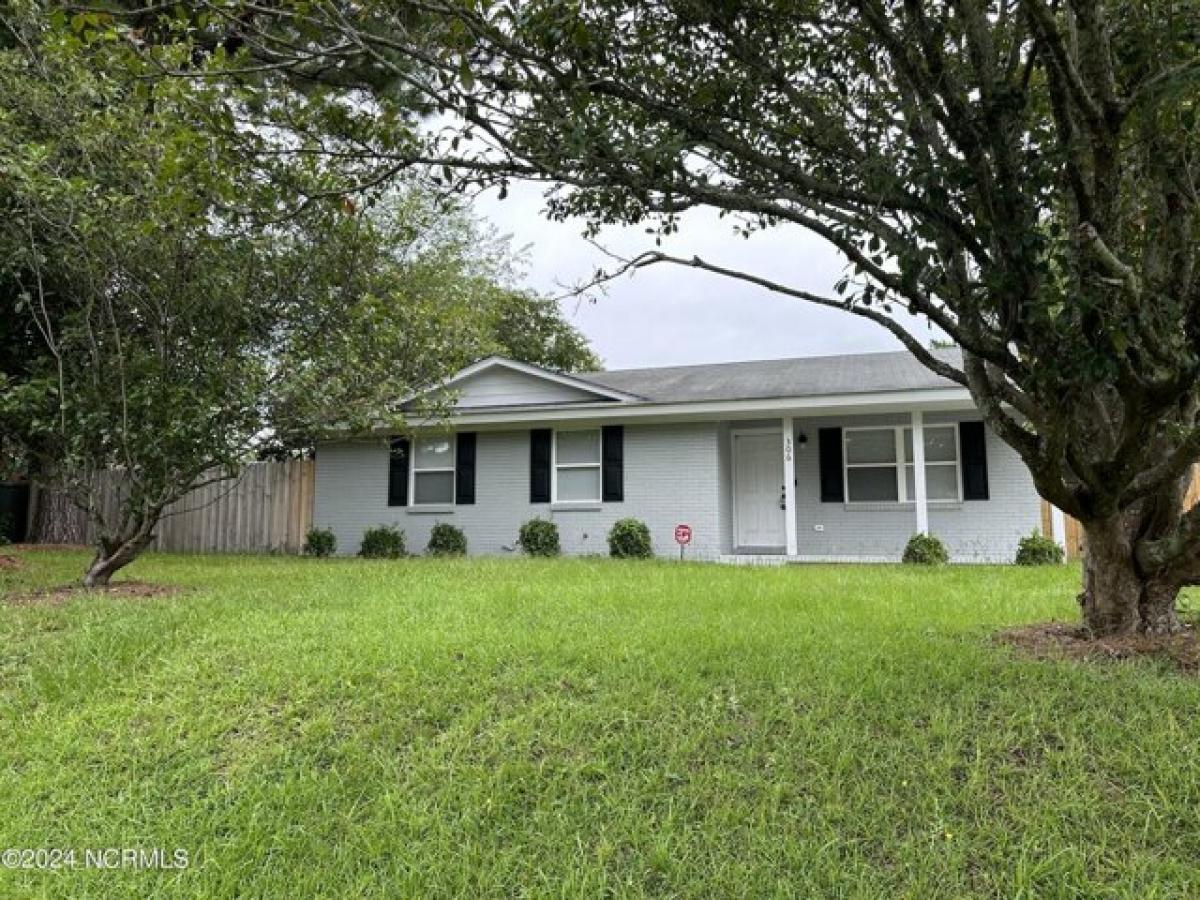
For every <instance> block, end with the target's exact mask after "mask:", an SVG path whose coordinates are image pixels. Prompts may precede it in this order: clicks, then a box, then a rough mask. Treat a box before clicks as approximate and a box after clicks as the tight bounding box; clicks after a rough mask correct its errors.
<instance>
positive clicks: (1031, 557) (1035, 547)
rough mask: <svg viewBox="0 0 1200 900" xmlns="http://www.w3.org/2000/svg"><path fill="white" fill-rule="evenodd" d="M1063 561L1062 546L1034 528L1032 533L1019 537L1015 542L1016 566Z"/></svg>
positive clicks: (1055, 564)
mask: <svg viewBox="0 0 1200 900" xmlns="http://www.w3.org/2000/svg"><path fill="white" fill-rule="evenodd" d="M1062 561H1063V548H1062V547H1060V546H1058V544H1056V543H1055V542H1054V541H1053V539H1051V538H1048V537H1046V536H1045V535H1043V534H1042V533H1041V532H1040V531H1038V530H1037V529H1036V528H1035V529H1034V530H1033V534H1031V535H1029V536H1028V537H1023V538H1021V540H1020V542H1019V543H1018V544H1017V558H1016V559H1015V560H1014V562H1016V564H1017V565H1018V566H1057V565H1061V564H1062Z"/></svg>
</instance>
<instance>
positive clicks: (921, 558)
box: [901, 534, 950, 566]
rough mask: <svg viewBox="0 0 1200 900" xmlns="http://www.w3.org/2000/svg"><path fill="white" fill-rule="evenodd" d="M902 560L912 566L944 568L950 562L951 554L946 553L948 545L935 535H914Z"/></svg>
mask: <svg viewBox="0 0 1200 900" xmlns="http://www.w3.org/2000/svg"><path fill="white" fill-rule="evenodd" d="M901 559H902V561H903V562H906V563H910V564H912V565H918V566H943V565H945V564H946V563H948V562H950V554H949V553H947V552H946V545H945V544H943V543H942V542H941V541H940V540H938V538H937V537H936V536H935V535H932V534H914V535H913V536H912V537H911V538H909V539H908V546H906V547H905V548H904V556H902V557H901Z"/></svg>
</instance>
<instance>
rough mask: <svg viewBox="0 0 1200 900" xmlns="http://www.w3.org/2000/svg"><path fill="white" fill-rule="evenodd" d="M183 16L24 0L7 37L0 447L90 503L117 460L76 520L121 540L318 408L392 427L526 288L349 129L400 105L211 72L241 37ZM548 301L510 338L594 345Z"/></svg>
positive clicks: (496, 249)
mask: <svg viewBox="0 0 1200 900" xmlns="http://www.w3.org/2000/svg"><path fill="white" fill-rule="evenodd" d="M48 9H53V10H54V11H53V13H52V14H47V13H48ZM191 16H192V14H191V13H189V12H186V11H184V10H183V9H178V10H174V11H172V12H171V14H170V15H169V16H165V17H163V18H161V19H157V18H154V17H151V18H147V19H145V20H144V21H142V23H141V24H140V25H139V26H138V27H137V28H133V27H132V26H131V24H130V22H129V21H128V20H127V19H126V18H124V17H123V16H122V15H121V13H120V10H119V9H116V10H114V11H113V13H104V14H99V13H90V12H89V13H81V14H79V15H76V16H70V17H68V16H66V15H63V14H62V12H61V10H58V8H57V7H49V8H48V7H46V6H44V5H42V4H40V3H36V2H33V3H30V2H21V3H17V4H12V5H11V8H10V9H8V10H6V14H5V17H4V25H5V29H4V37H3V38H2V39H0V176H2V177H0V296H4V297H6V298H9V300H10V301H11V307H10V308H6V310H5V315H3V316H0V361H2V362H3V368H2V369H0V371H3V373H4V374H3V375H2V376H0V434H2V435H3V438H2V439H0V457H3V459H4V460H8V459H10V458H12V459H14V460H17V461H19V463H20V464H21V465H22V466H29V467H31V468H36V470H37V471H39V473H41V475H42V477H44V478H45V479H48V480H52V481H57V482H59V483H60V486H61V487H63V488H65V489H66V490H67V492H68V493H69V494H70V495H71V496H72V498H73V499H75V500H76V501H77V502H79V503H80V504H81V505H83V506H84V507H85V508H88V509H91V510H93V511H96V510H98V509H99V508H100V506H99V504H96V503H93V502H91V501H92V500H93V499H94V498H92V497H91V496H90V494H91V490H92V485H93V483H94V481H93V478H92V476H93V474H94V473H95V472H97V471H98V470H101V469H107V468H112V467H116V466H120V467H121V468H122V469H123V470H124V473H125V479H126V483H125V485H124V488H125V490H124V492H123V494H122V504H121V510H120V515H119V516H117V517H116V518H115V519H114V520H113V521H95V522H94V523H93V524H94V525H95V526H96V531H97V533H98V535H99V541H98V543H99V545H100V550H101V553H102V556H105V557H108V558H117V554H118V553H119V554H120V558H121V559H124V560H125V561H128V560H129V559H132V558H133V557H135V556H136V555H137V553H138V552H140V550H141V548H142V547H143V546H145V543H146V542H147V541H148V540H149V536H150V535H151V534H152V533H153V528H154V524H155V522H156V521H157V519H158V516H159V515H160V514H161V512H162V509H163V507H164V506H166V505H167V504H169V503H170V502H171V501H173V500H174V499H176V498H178V497H179V496H181V495H183V494H184V493H186V492H187V491H188V490H189V489H190V488H192V487H193V486H194V485H196V484H198V483H203V482H205V481H207V480H208V479H211V478H214V477H225V476H228V475H231V474H236V472H237V470H238V468H239V467H240V466H241V465H242V464H243V463H244V462H246V461H247V460H250V459H253V458H255V457H256V456H263V455H284V454H290V453H295V452H296V451H297V450H298V449H301V448H304V447H307V446H311V443H312V440H313V437H314V435H315V434H317V433H318V432H319V431H320V430H321V429H323V428H325V427H326V426H328V425H329V423H331V422H337V423H338V424H339V425H341V426H344V427H348V428H351V429H353V428H362V427H366V426H368V425H373V424H378V423H380V422H396V424H397V425H399V424H400V423H399V422H398V418H399V416H398V414H397V413H396V411H395V404H394V401H395V399H396V398H397V397H400V396H404V395H406V394H409V393H411V392H412V391H413V390H415V389H417V388H419V387H423V386H425V385H429V384H433V383H436V382H437V381H439V380H440V379H442V378H444V377H445V376H446V375H447V374H449V373H450V372H451V371H453V370H454V369H455V368H458V367H459V366H461V365H463V364H465V363H466V362H468V361H470V360H472V359H474V358H477V357H479V356H482V355H485V354H487V353H491V352H495V351H496V348H497V346H498V343H499V342H501V341H502V340H516V339H517V332H516V331H514V329H513V328H512V327H511V324H512V322H514V321H518V320H519V319H520V318H521V315H522V313H521V310H533V309H541V308H542V306H541V305H542V304H543V301H542V300H541V299H539V298H536V297H533V296H532V295H525V294H521V293H520V292H518V291H515V289H513V288H512V287H511V280H512V267H513V254H512V252H511V250H510V249H509V248H508V246H507V244H506V243H504V242H503V241H500V240H496V239H493V238H491V237H489V236H488V235H486V234H484V233H483V230H482V229H481V228H480V227H479V226H478V224H477V223H476V222H475V221H474V220H473V219H472V218H471V217H470V215H469V214H468V213H467V212H466V211H465V209H464V207H462V206H459V205H455V204H453V203H448V202H447V201H446V200H445V199H444V197H443V196H441V195H438V194H435V193H433V192H432V191H431V190H430V189H428V188H419V187H417V186H415V185H409V184H407V183H399V184H397V183H395V182H394V181H392V182H389V183H388V184H383V183H382V182H381V180H380V179H379V178H378V177H377V176H378V175H379V173H380V169H381V168H383V166H382V164H380V163H379V162H378V161H377V160H376V161H375V162H371V161H370V160H368V159H367V158H366V157H364V156H362V155H361V154H358V153H357V152H350V151H351V150H352V149H353V147H355V146H359V145H360V144H361V142H363V141H380V140H382V141H386V142H387V143H388V145H389V146H392V147H393V149H397V148H399V146H400V145H401V144H403V143H404V141H405V139H406V135H407V134H408V133H409V132H408V122H409V119H408V118H406V117H405V116H404V115H398V112H399V110H398V109H397V108H396V107H394V106H393V107H392V116H391V118H390V119H388V118H386V117H384V116H382V115H381V114H380V112H381V111H380V109H379V107H378V105H375V106H371V105H370V104H362V103H356V104H345V103H343V102H342V100H343V99H344V98H343V96H342V95H341V93H340V91H339V90H326V89H315V88H313V87H312V85H311V83H309V82H308V81H307V80H306V79H301V81H300V82H298V83H297V82H292V81H290V80H289V78H290V75H288V74H285V73H282V72H277V71H275V70H272V69H265V70H263V71H261V72H259V73H257V74H256V76H255V77H251V78H239V79H228V78H226V77H224V76H226V75H228V73H229V71H230V70H231V69H232V68H236V67H237V66H239V65H241V64H242V63H243V62H244V61H245V60H244V54H245V53H246V52H248V51H247V50H246V48H245V47H244V46H241V45H244V43H245V42H244V39H242V38H241V37H236V36H231V37H230V46H229V47H225V46H224V45H222V44H220V43H218V45H214V44H213V43H212V39H213V35H214V34H215V29H218V28H219V26H218V25H216V23H215V21H213V20H212V19H211V18H210V17H207V16H200V17H199V18H198V19H197V18H192V17H191ZM197 41H198V43H196V42H197ZM215 46H217V47H220V49H215ZM237 46H241V50H242V52H241V53H239V52H237V51H236V50H234V49H231V48H234V47H237ZM173 68H186V69H187V75H188V77H180V78H163V77H161V76H162V74H163V72H165V71H170V70H171V69H173ZM344 74H345V75H346V77H347V78H349V79H350V80H357V79H358V77H359V76H363V80H365V81H366V82H369V83H378V82H379V79H378V78H369V77H366V76H365V73H361V72H359V73H357V74H356V75H354V76H353V77H352V76H351V70H350V69H346V70H345V72H344ZM376 74H378V73H376ZM298 85H303V88H304V89H302V90H301V89H299V87H298ZM398 96H400V94H393V95H392V101H393V102H394V101H395V100H396V98H397V97H398ZM368 107H370V108H368ZM318 146H320V147H322V148H324V149H325V150H327V151H328V152H327V153H319V152H308V151H309V150H311V149H312V148H315V147H318ZM298 147H303V148H306V149H305V151H304V152H292V150H293V149H294V148H298ZM377 182H378V185H377V186H372V187H366V185H375V184H376V183H377ZM543 324H544V325H545V328H544V330H543V331H542V332H539V333H541V334H543V338H542V339H540V340H543V341H544V344H545V346H544V347H541V345H539V344H538V340H539V339H534V340H532V341H531V342H529V343H528V344H523V345H522V346H521V347H519V348H516V351H514V352H517V351H519V352H520V353H523V354H526V355H537V354H538V353H539V352H541V351H542V350H544V351H545V353H546V354H548V355H549V357H550V358H553V359H558V361H559V362H560V363H561V364H563V365H572V364H576V363H578V362H579V360H580V359H581V357H580V354H581V353H582V354H584V355H586V347H585V346H584V347H580V346H577V345H573V344H571V341H570V340H569V338H570V337H571V335H572V334H573V335H575V337H576V338H577V337H578V334H577V333H576V332H573V330H572V329H570V328H569V326H567V325H566V324H565V323H563V322H562V321H561V320H558V321H557V322H556V321H554V320H553V317H550V318H549V319H547V320H546V321H545V322H544V323H543ZM560 351H562V352H561V353H560ZM556 354H557V356H556ZM434 411H435V412H436V410H434ZM264 436H267V437H264ZM5 464H6V465H7V463H5ZM94 514H95V512H94Z"/></svg>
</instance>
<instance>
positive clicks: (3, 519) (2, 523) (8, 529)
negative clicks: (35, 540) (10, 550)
mask: <svg viewBox="0 0 1200 900" xmlns="http://www.w3.org/2000/svg"><path fill="white" fill-rule="evenodd" d="M11 533H12V518H11V517H10V516H9V515H8V513H4V514H3V515H0V547H3V546H5V545H6V544H11V543H12V541H11V540H10V539H9V537H8V536H9V534H11Z"/></svg>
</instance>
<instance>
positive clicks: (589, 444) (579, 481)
mask: <svg viewBox="0 0 1200 900" xmlns="http://www.w3.org/2000/svg"><path fill="white" fill-rule="evenodd" d="M554 502H556V503H599V502H600V429H599V428H594V429H589V430H587V431H556V432H554Z"/></svg>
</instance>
